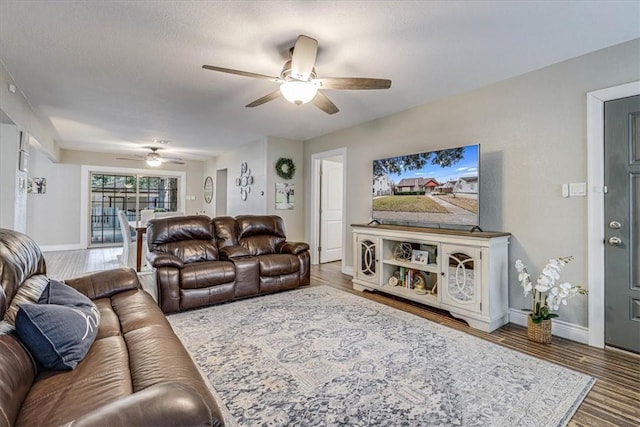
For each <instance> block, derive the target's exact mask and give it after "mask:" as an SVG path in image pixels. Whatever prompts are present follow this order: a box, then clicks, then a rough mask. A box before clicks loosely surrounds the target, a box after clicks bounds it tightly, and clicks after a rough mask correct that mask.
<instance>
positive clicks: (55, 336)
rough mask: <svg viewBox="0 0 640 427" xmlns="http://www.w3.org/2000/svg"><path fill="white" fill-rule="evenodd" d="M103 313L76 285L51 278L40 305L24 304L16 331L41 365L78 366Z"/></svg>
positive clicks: (64, 367) (48, 366)
mask: <svg viewBox="0 0 640 427" xmlns="http://www.w3.org/2000/svg"><path fill="white" fill-rule="evenodd" d="M99 323H100V312H99V311H98V308H97V307H96V306H95V304H94V303H93V301H91V300H90V299H89V298H87V297H86V296H85V295H82V294H81V293H80V292H78V291H77V290H75V289H73V288H72V287H70V286H68V285H65V284H63V283H60V282H57V281H55V280H50V281H49V284H48V285H47V287H46V288H45V290H44V292H43V293H42V295H41V296H40V299H39V300H38V304H21V305H20V308H19V310H18V314H17V315H16V333H17V335H18V338H20V340H21V341H22V343H23V344H24V345H25V347H27V349H28V350H29V352H30V353H31V354H32V355H33V357H34V358H35V359H36V360H37V361H38V363H39V364H40V365H42V366H43V367H45V368H48V369H54V370H70V369H74V368H75V367H76V366H77V365H78V363H79V362H81V361H82V359H84V357H85V356H86V355H87V352H88V351H89V348H90V347H91V344H93V341H94V340H95V338H96V335H97V334H98V325H99Z"/></svg>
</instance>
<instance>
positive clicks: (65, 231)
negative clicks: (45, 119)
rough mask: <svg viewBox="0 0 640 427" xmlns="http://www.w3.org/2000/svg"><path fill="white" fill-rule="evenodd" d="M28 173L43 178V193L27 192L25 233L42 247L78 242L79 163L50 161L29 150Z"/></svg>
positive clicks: (40, 154) (41, 154)
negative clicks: (44, 184)
mask: <svg viewBox="0 0 640 427" xmlns="http://www.w3.org/2000/svg"><path fill="white" fill-rule="evenodd" d="M29 151H30V152H29V177H30V178H34V177H37V178H46V179H47V186H46V192H45V193H44V194H33V193H29V194H27V234H28V235H29V236H31V237H32V238H33V239H34V240H35V241H36V242H37V243H38V245H40V246H41V247H43V246H61V247H64V246H67V245H70V246H74V245H77V244H79V243H80V226H79V224H80V222H81V221H80V220H81V218H80V165H74V164H63V163H53V162H52V161H51V160H49V158H48V157H47V156H45V155H44V154H43V153H42V152H41V151H40V150H38V149H36V148H35V147H31V149H30V150H29Z"/></svg>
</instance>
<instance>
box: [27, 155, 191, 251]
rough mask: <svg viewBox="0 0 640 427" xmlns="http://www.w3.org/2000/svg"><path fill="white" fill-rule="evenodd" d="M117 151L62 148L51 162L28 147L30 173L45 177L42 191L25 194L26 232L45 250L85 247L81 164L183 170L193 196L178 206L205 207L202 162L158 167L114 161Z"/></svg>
mask: <svg viewBox="0 0 640 427" xmlns="http://www.w3.org/2000/svg"><path fill="white" fill-rule="evenodd" d="M117 156H119V155H116V154H106V153H95V152H84V151H71V150H61V156H60V157H61V160H62V161H61V162H60V163H54V162H52V161H51V160H49V158H48V156H45V155H44V154H43V153H42V152H41V151H40V150H35V149H31V155H30V158H29V162H30V165H29V176H30V177H42V178H47V192H46V193H45V194H29V195H28V196H27V234H29V235H30V236H31V237H32V238H33V239H34V240H35V241H36V242H37V243H38V244H39V245H41V246H44V247H45V248H44V249H49V250H50V249H52V248H53V249H71V248H81V247H85V242H83V239H82V236H83V233H82V229H81V222H82V218H81V217H80V215H81V211H82V206H81V196H82V195H81V182H82V176H81V166H82V165H95V166H105V167H118V168H128V169H136V170H149V171H150V172H151V173H152V172H153V171H154V170H161V171H177V172H185V173H186V195H193V196H195V197H196V198H195V200H187V201H186V202H185V203H184V205H183V206H182V207H181V208H180V209H181V210H184V212H185V213H186V214H189V215H193V214H196V213H198V212H202V211H203V210H204V199H203V185H204V176H203V168H204V162H202V161H185V164H184V165H175V164H165V165H162V166H160V167H159V168H151V167H149V166H146V164H145V163H144V162H142V161H141V162H130V161H125V160H117V159H116V158H115V157H117Z"/></svg>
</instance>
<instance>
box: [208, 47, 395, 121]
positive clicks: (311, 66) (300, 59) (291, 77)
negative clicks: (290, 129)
mask: <svg viewBox="0 0 640 427" xmlns="http://www.w3.org/2000/svg"><path fill="white" fill-rule="evenodd" d="M289 53H290V55H291V59H290V60H288V61H287V62H285V64H284V66H283V67H282V71H281V72H280V76H279V77H271V76H267V75H264V74H256V73H250V72H247V71H240V70H233V69H230V68H222V67H216V66H213V65H203V66H202V68H204V69H206V70H212V71H220V72H223V73H229V74H236V75H239V76H244V77H252V78H254V79H260V80H268V81H271V82H273V83H277V84H279V85H280V88H279V89H278V90H276V91H274V92H271V93H269V94H267V95H265V96H263V97H262V98H258V99H256V100H255V101H253V102H251V103H249V104H247V107H250V108H251V107H257V106H258V105H262V104H264V103H266V102H269V101H273V100H274V99H276V98H278V97H280V96H283V97H284V98H285V99H286V100H287V101H289V102H291V103H293V104H296V105H302V104H306V103H307V102H312V103H313V105H315V106H316V107H318V108H319V109H321V110H322V111H324V112H325V113H327V114H335V113H337V112H338V111H340V110H338V107H336V105H335V104H334V103H333V102H331V100H330V99H329V98H327V96H326V95H324V94H323V93H322V92H320V89H336V90H345V89H346V90H366V89H389V88H390V87H391V80H387V79H371V78H364V77H324V78H318V76H317V74H316V69H315V65H316V56H317V53H318V41H317V40H315V39H312V38H311V37H308V36H305V35H300V36H298V39H297V40H296V43H295V45H294V46H293V47H292V48H291V49H290V50H289Z"/></svg>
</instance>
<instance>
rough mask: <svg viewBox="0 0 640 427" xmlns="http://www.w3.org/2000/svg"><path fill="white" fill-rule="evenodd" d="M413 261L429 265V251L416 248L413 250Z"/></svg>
mask: <svg viewBox="0 0 640 427" xmlns="http://www.w3.org/2000/svg"><path fill="white" fill-rule="evenodd" d="M411 262H412V263H414V264H420V265H427V264H429V252H427V251H419V250H417V249H414V250H412V251H411Z"/></svg>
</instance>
